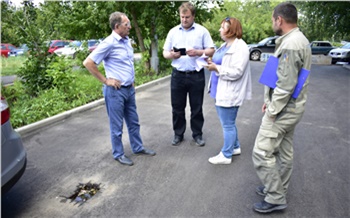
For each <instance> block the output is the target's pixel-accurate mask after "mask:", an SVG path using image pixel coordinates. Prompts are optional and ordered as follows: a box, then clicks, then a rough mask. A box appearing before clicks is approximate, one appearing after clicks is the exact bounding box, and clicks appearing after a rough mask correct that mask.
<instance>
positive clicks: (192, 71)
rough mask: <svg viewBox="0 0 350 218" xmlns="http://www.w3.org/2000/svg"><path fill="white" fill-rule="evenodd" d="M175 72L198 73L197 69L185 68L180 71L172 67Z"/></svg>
mask: <svg viewBox="0 0 350 218" xmlns="http://www.w3.org/2000/svg"><path fill="white" fill-rule="evenodd" d="M173 69H174V70H175V71H176V72H179V73H184V74H194V73H199V72H198V71H196V70H185V71H180V70H178V69H176V68H173Z"/></svg>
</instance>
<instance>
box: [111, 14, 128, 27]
mask: <svg viewBox="0 0 350 218" xmlns="http://www.w3.org/2000/svg"><path fill="white" fill-rule="evenodd" d="M123 16H126V14H124V13H122V12H119V11H116V12H113V13H112V14H111V15H110V16H109V25H110V26H111V29H112V30H114V29H115V25H116V24H121V23H122V17H123Z"/></svg>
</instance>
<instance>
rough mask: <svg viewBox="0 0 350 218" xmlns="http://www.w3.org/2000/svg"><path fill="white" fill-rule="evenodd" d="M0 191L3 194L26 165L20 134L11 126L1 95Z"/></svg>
mask: <svg viewBox="0 0 350 218" xmlns="http://www.w3.org/2000/svg"><path fill="white" fill-rule="evenodd" d="M0 106H1V193H2V194H4V193H6V192H7V191H8V190H10V189H11V188H12V186H13V185H15V184H16V183H17V181H18V180H19V179H20V178H21V177H22V175H23V173H24V171H25V169H26V165H27V153H26V151H25V149H24V147H23V143H22V139H21V136H20V135H19V134H18V133H17V132H16V131H15V130H14V129H13V128H12V125H11V122H10V109H9V106H8V103H7V101H6V100H5V98H3V97H2V96H1V103H0Z"/></svg>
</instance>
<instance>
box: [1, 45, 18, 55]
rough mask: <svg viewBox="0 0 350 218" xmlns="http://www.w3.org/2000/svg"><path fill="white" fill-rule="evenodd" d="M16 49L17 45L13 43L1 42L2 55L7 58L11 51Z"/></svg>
mask: <svg viewBox="0 0 350 218" xmlns="http://www.w3.org/2000/svg"><path fill="white" fill-rule="evenodd" d="M14 49H17V47H16V46H14V45H12V44H9V43H1V56H2V57H6V58H7V57H8V56H9V53H10V52H11V51H12V50H14Z"/></svg>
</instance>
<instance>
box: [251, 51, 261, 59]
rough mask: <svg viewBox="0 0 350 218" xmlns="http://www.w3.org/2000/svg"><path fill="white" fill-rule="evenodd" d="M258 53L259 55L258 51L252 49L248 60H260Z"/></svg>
mask: <svg viewBox="0 0 350 218" xmlns="http://www.w3.org/2000/svg"><path fill="white" fill-rule="evenodd" d="M260 55H261V53H260V51H252V52H251V53H250V60H252V61H258V60H260Z"/></svg>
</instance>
